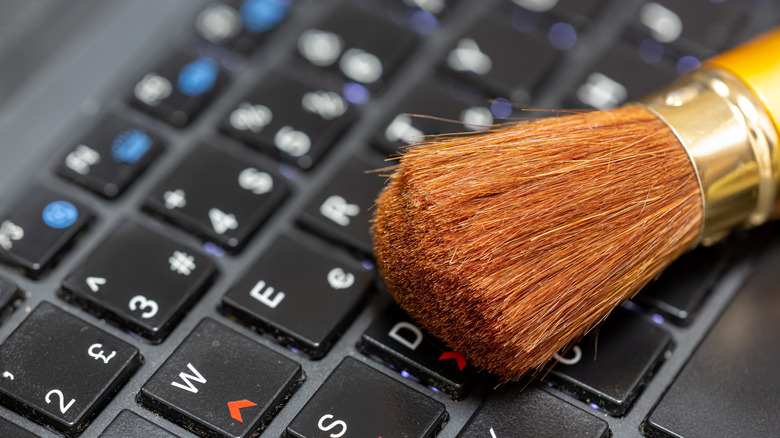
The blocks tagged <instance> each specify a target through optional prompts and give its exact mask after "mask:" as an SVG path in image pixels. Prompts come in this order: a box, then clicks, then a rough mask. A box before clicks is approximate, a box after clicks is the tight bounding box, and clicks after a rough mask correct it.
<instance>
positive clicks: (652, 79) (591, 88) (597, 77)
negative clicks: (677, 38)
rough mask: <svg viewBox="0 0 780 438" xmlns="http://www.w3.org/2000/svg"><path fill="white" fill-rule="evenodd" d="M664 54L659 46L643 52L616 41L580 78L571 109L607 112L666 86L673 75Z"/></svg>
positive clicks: (672, 68) (671, 67)
mask: <svg viewBox="0 0 780 438" xmlns="http://www.w3.org/2000/svg"><path fill="white" fill-rule="evenodd" d="M659 50H660V52H659ZM664 53H665V52H664V48H663V46H657V45H655V46H652V47H650V48H648V49H647V50H645V49H643V48H642V47H636V46H634V45H631V44H628V43H622V42H618V44H615V45H614V46H612V48H611V49H610V50H609V51H608V52H607V53H606V54H605V55H604V57H603V58H602V59H601V60H599V61H598V62H597V63H596V64H595V66H594V69H593V70H592V71H591V72H590V73H589V74H588V75H587V76H585V77H584V78H583V79H582V81H581V82H580V85H579V87H578V88H577V90H576V91H575V93H574V94H575V96H574V102H572V104H573V106H580V107H582V106H583V105H584V106H586V107H591V108H596V109H610V108H614V107H616V106H618V105H620V104H622V103H624V102H632V101H634V100H636V99H638V98H640V97H642V96H644V95H646V94H648V93H650V92H653V91H655V90H657V89H659V88H660V87H662V86H664V85H666V84H668V83H669V82H671V81H672V80H673V79H674V78H675V77H677V74H676V72H675V70H674V67H673V65H672V64H671V61H669V60H668V59H666V58H664V56H665V55H664ZM642 57H644V59H646V60H647V61H645V60H643V58H642ZM648 61H650V62H648Z"/></svg>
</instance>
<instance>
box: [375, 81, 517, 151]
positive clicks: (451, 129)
mask: <svg viewBox="0 0 780 438" xmlns="http://www.w3.org/2000/svg"><path fill="white" fill-rule="evenodd" d="M513 111H514V109H513V108H512V104H510V103H509V101H508V100H507V99H495V100H493V102H492V103H491V98H490V97H489V96H487V95H485V94H483V93H480V92H477V91H475V90H472V89H469V88H467V87H466V86H463V85H461V84H458V83H457V82H455V81H452V80H446V79H432V80H429V81H426V82H425V83H424V85H423V86H421V87H418V88H417V89H416V90H415V91H414V92H413V93H412V94H411V95H410V96H409V97H408V98H407V99H406V101H405V102H404V103H403V104H402V105H401V106H400V108H398V110H397V111H395V112H394V115H393V116H392V118H391V119H390V120H388V121H387V123H386V124H385V125H384V126H385V127H384V129H383V130H381V131H379V135H378V136H377V140H378V144H379V146H380V147H381V148H382V150H383V151H384V152H386V153H388V154H392V153H396V152H398V149H399V148H401V147H403V146H406V145H409V144H413V143H415V142H419V141H423V140H425V139H426V137H429V136H434V135H438V134H450V133H464V132H472V131H484V130H486V129H487V128H488V127H490V125H492V124H494V123H499V122H500V120H496V118H502V117H509V116H510V115H511V114H512V112H513Z"/></svg>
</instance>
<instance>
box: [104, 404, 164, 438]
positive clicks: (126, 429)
mask: <svg viewBox="0 0 780 438" xmlns="http://www.w3.org/2000/svg"><path fill="white" fill-rule="evenodd" d="M131 436H139V437H141V436H142V437H145V438H176V435H174V434H172V433H170V432H168V431H167V430H165V429H163V428H162V427H160V426H157V425H156V424H154V423H152V422H151V421H149V420H147V419H145V418H144V417H142V416H140V415H138V414H136V413H135V412H132V411H128V410H127V409H125V410H124V411H122V412H120V413H119V415H117V416H116V418H114V421H112V422H111V424H109V425H108V427H107V428H106V430H104V431H103V433H101V434H100V438H127V437H131Z"/></svg>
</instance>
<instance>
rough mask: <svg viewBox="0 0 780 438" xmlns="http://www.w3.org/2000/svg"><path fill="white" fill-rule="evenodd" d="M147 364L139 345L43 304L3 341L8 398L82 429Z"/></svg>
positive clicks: (70, 428) (51, 422) (47, 420)
mask: <svg viewBox="0 0 780 438" xmlns="http://www.w3.org/2000/svg"><path fill="white" fill-rule="evenodd" d="M140 364H141V356H140V354H139V353H138V350H137V349H136V348H135V347H133V346H131V345H130V344H128V343H126V342H124V341H122V340H120V339H118V338H115V337H114V336H111V335H109V334H108V333H105V332H104V331H103V330H100V329H98V328H97V327H94V326H92V325H90V324H87V323H85V322H84V321H82V320H80V319H79V318H76V317H75V316H72V315H70V314H68V313H66V312H65V311H63V310H60V309H58V308H57V307H55V306H54V305H52V304H50V303H46V302H44V303H42V304H40V305H39V306H38V307H37V308H36V309H35V310H34V311H33V312H32V313H31V314H30V316H28V317H27V319H26V320H24V322H23V323H22V324H21V325H20V326H19V327H18V328H17V329H16V330H15V331H14V332H13V333H12V334H11V336H10V337H9V338H8V340H7V341H5V343H3V345H2V346H0V368H1V369H2V378H0V394H2V401H3V404H5V405H6V406H8V407H9V408H11V409H13V410H15V411H17V412H19V413H20V414H22V415H24V416H27V417H30V418H31V419H33V420H34V421H37V422H39V423H42V424H44V425H46V426H49V427H53V428H55V429H57V430H59V431H61V432H63V433H65V434H66V435H69V436H72V435H77V434H79V433H80V431H81V430H83V428H84V427H86V425H87V424H88V423H89V421H90V420H91V419H92V417H94V416H95V415H96V414H97V412H98V411H99V409H101V408H102V406H103V405H105V404H106V403H107V401H108V399H109V398H110V397H111V396H112V395H113V394H114V393H115V392H116V391H118V390H119V388H120V387H121V386H122V385H123V384H124V382H125V381H127V379H128V378H129V377H130V375H131V374H132V373H133V372H134V371H135V369H136V368H137V367H138V366H139V365H140Z"/></svg>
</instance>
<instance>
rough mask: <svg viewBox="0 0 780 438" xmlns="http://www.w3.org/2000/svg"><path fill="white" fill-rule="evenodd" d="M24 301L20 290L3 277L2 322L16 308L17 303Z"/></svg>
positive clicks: (0, 282)
mask: <svg viewBox="0 0 780 438" xmlns="http://www.w3.org/2000/svg"><path fill="white" fill-rule="evenodd" d="M21 300H22V292H21V291H20V290H19V288H18V287H17V286H16V285H15V284H14V283H12V282H11V281H10V280H7V279H5V278H3V277H0V322H2V321H3V320H4V319H5V318H6V317H7V316H8V315H10V314H11V312H13V311H14V309H15V308H16V304H17V302H19V301H21Z"/></svg>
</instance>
